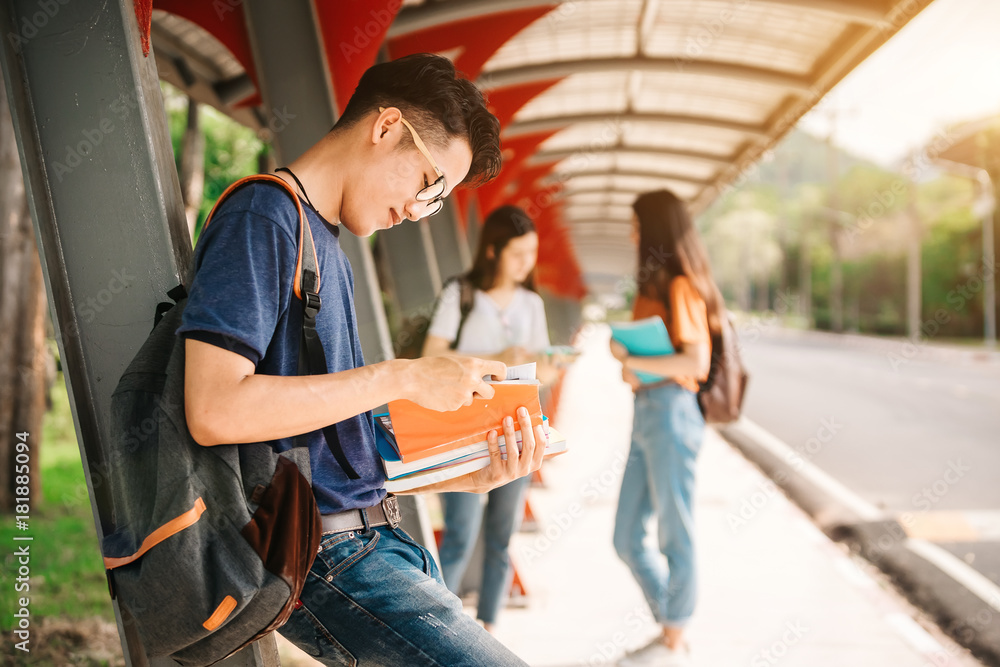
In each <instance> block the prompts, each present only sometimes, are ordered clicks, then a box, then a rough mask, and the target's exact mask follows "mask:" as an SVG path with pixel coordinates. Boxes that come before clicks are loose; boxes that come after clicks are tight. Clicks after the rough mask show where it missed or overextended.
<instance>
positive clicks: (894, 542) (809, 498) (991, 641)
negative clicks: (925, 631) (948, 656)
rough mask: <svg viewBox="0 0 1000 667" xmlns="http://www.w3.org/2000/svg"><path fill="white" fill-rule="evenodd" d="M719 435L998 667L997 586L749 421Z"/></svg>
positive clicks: (999, 615) (999, 596)
mask: <svg viewBox="0 0 1000 667" xmlns="http://www.w3.org/2000/svg"><path fill="white" fill-rule="evenodd" d="M717 431H718V433H719V435H721V436H722V437H723V439H725V440H726V441H727V442H729V443H730V444H731V445H733V446H734V447H735V448H736V449H737V450H739V451H740V453H742V454H743V456H744V457H745V458H746V459H747V460H749V461H750V462H751V463H753V464H754V465H756V466H757V467H758V468H760V469H761V470H762V471H763V472H764V474H766V475H767V476H768V477H770V478H771V480H773V481H774V483H775V484H776V485H777V486H778V487H779V488H780V489H781V490H782V491H783V492H784V493H785V494H786V495H787V496H788V497H789V498H791V499H792V501H794V502H795V503H796V504H797V505H798V506H799V507H801V508H802V509H803V510H804V511H805V512H806V513H807V514H809V515H810V516H811V517H812V518H813V520H814V521H815V522H816V523H817V525H818V526H819V528H820V530H822V531H823V532H824V533H825V534H826V535H827V536H828V537H829V538H830V539H832V540H834V541H838V542H846V543H847V544H849V545H850V546H851V547H852V548H853V549H855V550H857V551H858V553H860V554H861V555H862V556H863V557H864V558H865V559H867V560H868V561H870V562H871V563H872V564H873V565H875V566H876V567H878V568H879V569H881V570H882V571H883V572H885V573H886V574H887V575H889V577H890V578H891V580H892V582H893V583H894V584H895V585H896V587H897V588H898V589H899V590H900V591H901V592H902V593H903V594H904V595H906V597H907V598H909V600H910V601H911V602H912V603H913V604H915V605H916V606H917V607H919V608H920V609H923V610H924V611H926V612H927V613H929V614H930V615H931V616H933V617H934V619H935V620H936V621H937V623H938V624H939V625H940V627H941V629H942V630H944V631H945V632H946V633H947V634H948V635H950V636H951V637H952V638H953V639H954V640H955V641H957V642H958V643H959V644H961V645H962V646H965V647H966V648H968V649H969V650H970V651H972V653H973V654H974V655H975V656H976V658H978V659H980V660H982V661H983V662H984V664H987V665H990V666H991V667H1000V587H998V586H997V585H996V584H994V583H993V582H992V581H990V580H989V579H987V578H986V577H984V576H983V575H982V574H980V573H979V572H977V571H976V570H974V569H973V568H971V567H969V566H968V565H967V564H966V563H965V562H963V561H962V560H960V559H958V558H956V557H955V556H954V555H952V554H951V553H949V552H947V551H945V550H944V549H942V548H940V547H938V546H937V545H935V544H933V543H931V542H927V541H926V540H919V539H914V538H911V537H908V536H907V535H906V530H905V529H904V527H903V526H902V524H900V523H899V521H897V520H896V519H895V518H893V517H890V516H888V515H886V514H885V513H884V512H882V511H881V510H879V509H877V508H876V507H874V506H873V505H871V504H869V503H867V502H866V501H864V500H863V499H862V498H860V497H858V496H857V495H856V494H854V493H853V492H852V491H850V490H849V489H848V488H847V487H845V486H844V485H843V484H841V483H840V482H838V481H837V480H835V479H834V478H832V477H831V476H830V475H828V474H826V473H825V472H823V471H822V470H820V469H819V468H818V467H817V466H816V465H814V464H813V463H811V462H810V461H806V460H805V459H803V458H802V457H801V456H800V455H799V454H798V453H796V452H795V451H794V450H793V449H792V448H791V447H789V446H788V445H786V444H785V443H784V442H782V441H781V440H779V439H778V438H776V437H775V436H773V435H772V434H770V433H769V432H767V431H765V430H764V429H763V428H761V427H760V426H758V425H757V424H755V423H754V422H752V421H750V420H749V419H747V418H745V417H744V418H741V419H740V420H739V421H737V422H734V423H732V424H728V425H725V426H719V427H718V428H717Z"/></svg>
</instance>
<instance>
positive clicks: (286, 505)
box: [101, 176, 354, 665]
mask: <svg viewBox="0 0 1000 667" xmlns="http://www.w3.org/2000/svg"><path fill="white" fill-rule="evenodd" d="M261 180H266V181H272V182H274V183H275V184H277V185H280V186H282V187H284V188H285V189H286V190H288V192H289V193H290V194H291V196H292V198H293V199H294V201H295V204H296V206H297V208H298V212H299V249H298V254H299V261H298V263H297V266H298V267H299V268H298V274H297V275H296V276H295V280H296V285H295V290H294V291H295V293H296V295H297V296H299V298H301V299H302V300H303V302H304V304H305V306H306V307H305V308H304V310H305V311H306V315H305V317H304V322H303V342H302V350H301V351H300V362H299V371H300V373H303V372H313V373H321V372H322V373H325V372H326V361H325V358H323V351H322V345H318V348H319V349H318V350H317V349H316V347H317V343H318V337H316V336H315V315H316V313H317V312H318V311H319V305H320V304H319V296H318V294H317V292H318V289H317V285H318V279H319V276H318V267H317V264H316V258H315V251H314V248H313V242H312V235H311V232H310V230H309V226H308V222H307V221H306V219H305V216H304V214H303V211H302V207H301V204H300V203H299V201H298V198H297V197H296V196H295V192H294V191H293V190H292V189H291V188H290V187H289V186H288V185H287V184H286V183H285V182H284V181H282V180H281V179H279V178H277V177H275V176H251V177H249V178H247V179H243V180H241V181H238V182H237V183H235V184H233V185H232V186H231V187H230V188H229V189H228V190H226V192H225V193H224V194H223V195H222V197H220V198H219V201H220V202H221V201H222V200H223V199H224V198H225V197H226V196H227V195H228V194H229V193H230V192H232V191H233V190H234V189H236V188H237V187H240V186H242V185H245V184H247V183H249V182H254V181H261ZM217 208H218V204H216V209H217ZM214 212H215V210H213V213H214ZM210 220H211V216H209V221H210ZM205 224H206V225H207V224H208V221H206V223H205ZM169 295H170V297H171V298H172V299H173V300H174V301H176V302H177V305H173V306H171V305H170V304H160V307H158V308H157V314H156V315H157V320H158V321H157V323H156V324H155V325H154V328H153V331H152V333H151V334H150V336H149V338H148V339H147V340H146V342H145V343H144V344H143V346H142V348H141V349H140V350H139V352H138V354H136V356H135V358H134V359H133V361H132V362H131V364H129V366H128V368H127V369H126V371H125V373H124V374H123V375H122V377H121V379H120V380H119V382H118V386H117V388H116V389H115V392H114V394H113V396H112V401H111V432H112V439H111V443H110V449H109V452H108V453H109V456H110V458H109V460H108V464H109V465H108V466H107V468H108V470H109V478H108V482H109V484H110V487H111V492H112V501H113V510H114V524H115V530H114V532H112V533H109V534H108V535H107V536H106V537H105V538H104V541H103V544H102V545H101V549H102V552H103V555H104V563H105V567H106V568H107V574H108V584H109V588H110V591H111V595H112V597H117V599H118V602H119V605H120V607H121V609H122V614H123V621H124V622H125V623H126V624H128V623H134V625H135V628H136V630H137V631H138V635H139V637H140V639H141V641H142V644H143V649H144V651H145V653H146V655H147V656H149V657H158V656H169V657H170V658H172V659H173V660H176V661H177V662H179V663H180V664H182V665H210V664H212V663H214V662H217V661H219V660H222V659H223V658H226V657H227V656H229V655H231V654H232V653H234V652H236V651H238V650H239V649H241V648H243V647H244V646H246V645H247V644H249V643H251V642H253V641H255V640H257V639H259V638H261V637H263V636H264V635H266V634H267V633H269V632H271V631H272V630H275V629H277V628H278V627H280V626H281V625H282V624H284V623H285V621H287V620H288V617H289V616H290V615H291V613H292V611H293V609H294V608H295V604H296V602H297V600H298V597H299V595H300V594H301V592H302V586H303V584H304V583H305V579H306V575H307V574H308V572H309V568H310V567H311V566H312V563H313V559H314V558H315V557H316V553H317V548H318V545H319V542H320V537H321V533H322V529H321V526H320V515H319V510H318V507H317V505H316V500H315V497H314V495H313V491H312V484H311V474H310V463H309V450H308V448H307V447H304V446H296V447H294V448H292V449H291V450H289V451H286V452H283V453H281V454H278V453H277V452H275V451H274V450H273V449H272V447H271V446H270V445H269V444H267V443H266V442H258V443H250V444H239V445H217V446H214V447H202V446H201V445H199V444H198V443H197V442H196V441H195V440H194V439H193V438H192V437H191V434H190V432H189V431H188V428H187V423H186V419H185V412H184V345H185V341H184V339H183V338H182V337H179V336H177V335H175V333H174V332H175V331H176V330H177V328H178V327H179V326H180V323H181V314H182V312H183V310H184V305H185V304H186V292H185V290H184V288H183V286H178V287H176V288H174V290H171V292H170V293H169ZM163 306H166V308H164V307H163ZM164 310H165V311H166V312H165V315H164V314H163V311H164ZM161 315H162V319H160V316H161ZM310 329H311V331H310ZM310 336H312V337H313V339H314V340H313V341H309V340H308V339H309V337H310ZM317 355H318V356H317ZM330 430H331V431H332V433H328V432H327V431H326V430H324V434H325V435H326V436H327V443H328V445H329V446H330V449H331V450H332V451H333V452H334V455H335V456H336V457H337V459H338V460H340V459H344V462H346V458H345V457H344V453H343V450H342V449H341V448H340V445H339V442H337V441H336V440H335V437H336V436H335V430H334V429H330ZM331 438H333V439H331ZM296 444H297V445H303V444H304V440H301V439H300V440H298V441H297V443H296ZM345 471H347V472H348V474H351V473H353V472H354V471H353V469H352V468H351V467H350V464H349V463H347V466H346V467H345Z"/></svg>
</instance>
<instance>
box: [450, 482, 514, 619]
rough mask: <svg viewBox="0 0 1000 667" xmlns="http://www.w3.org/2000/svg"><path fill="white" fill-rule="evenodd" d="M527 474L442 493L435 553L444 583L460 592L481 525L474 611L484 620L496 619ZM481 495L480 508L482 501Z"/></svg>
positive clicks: (507, 578) (507, 582)
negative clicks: (479, 490)
mask: <svg viewBox="0 0 1000 667" xmlns="http://www.w3.org/2000/svg"><path fill="white" fill-rule="evenodd" d="M530 483H531V476H530V475H528V476H526V477H521V478H520V479H515V480H514V481H513V482H510V483H509V484H504V485H503V486H500V487H497V488H495V489H493V490H492V491H490V492H489V493H486V494H476V493H443V494H441V502H442V504H443V506H444V536H443V537H442V539H441V546H440V547H439V548H438V554H439V555H440V557H441V572H442V573H443V574H444V582H445V584H447V586H448V588H449V589H450V590H452V591H453V592H455V593H459V592H460V591H459V589H460V588H461V586H462V578H463V577H464V576H465V570H466V568H468V566H469V559H470V558H471V557H472V552H473V551H474V549H475V546H476V539H477V538H478V537H479V528H480V526H482V527H483V541H484V546H485V550H484V554H483V578H482V584H481V585H480V588H479V608H478V609H477V612H476V615H477V616H478V618H479V620H481V621H482V622H483V623H490V624H492V623H496V620H497V616H498V615H499V613H500V607H501V606H502V605H503V603H504V600H505V599H506V597H507V589H508V587H509V586H510V575H511V570H510V555H509V554H508V551H507V549H508V547H509V546H510V538H511V536H512V535H513V534H514V531H515V530H517V526H518V525H519V524H520V522H521V516H522V514H523V512H524V496H525V493H526V492H527V489H528V485H529V484H530ZM484 501H485V504H486V505H485V509H484V507H483V503H484Z"/></svg>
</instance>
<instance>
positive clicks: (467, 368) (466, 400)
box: [406, 356, 507, 412]
mask: <svg viewBox="0 0 1000 667" xmlns="http://www.w3.org/2000/svg"><path fill="white" fill-rule="evenodd" d="M409 374H410V377H409V382H407V383H406V384H407V386H408V387H409V388H410V390H409V391H408V392H407V396H406V398H408V399H409V400H411V401H413V402H414V403H416V404H417V405H419V406H421V407H424V408H428V409H430V410H438V411H439V412H450V411H451V410H457V409H459V408H460V407H463V406H466V405H472V398H473V396H475V395H478V396H481V397H482V398H493V394H494V389H493V387H491V386H490V385H489V384H488V383H487V382H485V381H484V380H483V377H485V376H490V375H492V376H493V377H494V378H495V379H498V380H503V379H504V378H505V377H507V366H506V365H504V363H503V362H500V361H492V360H489V359H477V358H475V357H459V356H443V357H422V358H420V359H415V360H414V361H413V362H412V364H411V366H410V369H409Z"/></svg>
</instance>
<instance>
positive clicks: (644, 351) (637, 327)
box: [611, 315, 674, 357]
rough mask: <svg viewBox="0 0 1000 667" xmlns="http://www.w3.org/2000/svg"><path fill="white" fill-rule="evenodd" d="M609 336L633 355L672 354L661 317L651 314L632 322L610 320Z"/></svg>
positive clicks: (672, 350) (659, 355) (657, 355)
mask: <svg viewBox="0 0 1000 667" xmlns="http://www.w3.org/2000/svg"><path fill="white" fill-rule="evenodd" d="M611 338H612V339H614V340H615V341H617V342H619V343H621V344H622V345H624V346H625V349H626V350H628V353H629V354H631V355H632V356H635V357H661V356H663V355H665V354H673V353H674V346H673V344H671V342H670V336H669V334H667V327H666V325H665V324H663V319H662V318H660V317H657V316H656V315H653V316H652V317H647V318H645V319H641V320H636V321H634V322H612V323H611Z"/></svg>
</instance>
